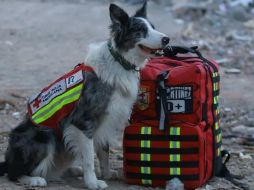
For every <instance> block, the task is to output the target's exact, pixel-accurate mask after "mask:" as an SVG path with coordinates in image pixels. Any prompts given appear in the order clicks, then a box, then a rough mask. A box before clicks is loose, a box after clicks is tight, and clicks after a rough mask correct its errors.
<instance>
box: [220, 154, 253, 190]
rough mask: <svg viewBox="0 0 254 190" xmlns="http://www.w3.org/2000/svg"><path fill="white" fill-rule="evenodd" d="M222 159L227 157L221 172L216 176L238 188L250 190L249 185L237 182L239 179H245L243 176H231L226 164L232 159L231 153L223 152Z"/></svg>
mask: <svg viewBox="0 0 254 190" xmlns="http://www.w3.org/2000/svg"><path fill="white" fill-rule="evenodd" d="M221 157H222V158H224V157H225V161H224V162H223V163H222V166H221V170H220V172H219V173H218V174H217V175H216V176H217V177H222V178H225V179H226V180H228V181H230V182H231V183H233V184H234V185H236V186H237V187H240V188H242V189H244V190H249V186H248V185H247V184H245V183H242V182H239V181H237V180H236V179H238V180H241V179H243V176H240V175H234V174H231V173H230V171H229V170H228V168H227V166H226V164H227V162H228V161H229V159H230V153H229V152H228V151H227V150H222V151H221Z"/></svg>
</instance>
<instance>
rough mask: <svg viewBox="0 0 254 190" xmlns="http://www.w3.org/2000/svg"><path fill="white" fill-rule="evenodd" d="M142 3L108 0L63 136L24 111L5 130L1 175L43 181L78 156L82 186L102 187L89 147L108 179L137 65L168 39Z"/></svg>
mask: <svg viewBox="0 0 254 190" xmlns="http://www.w3.org/2000/svg"><path fill="white" fill-rule="evenodd" d="M146 4H147V3H146V2H145V3H144V5H143V6H142V7H141V8H140V9H139V10H138V11H137V12H136V13H135V15H134V16H129V15H128V14H127V13H126V12H125V11H124V10H123V9H121V8H120V7H118V6H117V5H115V4H110V7H109V12H110V18H111V21H112V23H111V25H110V31H111V33H110V34H111V35H110V38H109V40H107V41H105V42H102V43H99V44H94V45H91V46H90V49H89V52H88V55H87V58H86V62H85V64H86V65H88V66H90V67H92V68H93V70H94V72H91V73H87V74H86V81H85V87H84V88H83V90H82V95H81V97H80V100H79V102H78V103H77V105H76V107H75V110H74V111H73V112H72V113H71V114H69V115H68V116H67V117H66V118H65V119H64V120H63V121H61V129H62V136H63V138H62V140H58V138H57V137H56V136H55V135H54V132H53V131H52V130H50V129H47V128H45V127H40V126H38V125H35V124H34V123H33V122H32V121H31V119H30V117H29V116H26V117H25V119H24V120H23V122H21V124H19V125H18V126H17V127H16V128H15V129H14V130H12V131H11V133H10V139H9V145H8V149H7V151H6V155H5V161H4V162H2V163H0V175H4V174H7V175H8V178H9V179H10V180H17V181H19V182H21V183H23V184H26V185H30V186H46V185H47V181H46V180H50V179H55V178H56V177H57V176H60V175H61V173H62V172H63V171H64V170H66V169H67V167H68V168H70V166H72V163H73V160H76V159H78V160H80V165H81V166H82V167H79V168H77V167H76V169H77V170H74V169H75V168H72V169H73V170H72V171H76V172H78V171H79V172H82V175H83V177H84V183H85V186H86V187H87V188H89V189H104V188H106V187H107V184H106V183H105V182H104V181H102V180H98V179H97V177H96V175H95V168H94V153H96V154H97V157H98V159H99V162H100V168H101V173H102V178H103V179H109V178H110V177H111V171H110V166H109V162H108V155H109V152H108V150H109V148H108V147H109V146H110V145H112V144H114V138H115V137H116V136H117V131H118V132H119V131H120V130H121V129H123V128H124V127H125V126H126V125H127V122H128V118H129V116H130V113H131V110H132V106H133V104H134V102H135V100H136V97H137V94H138V87H139V68H142V67H143V66H144V65H145V62H146V59H147V58H149V57H154V56H155V54H156V51H160V50H162V49H163V48H164V47H165V46H167V45H168V43H169V41H170V39H169V38H168V37H167V36H166V35H165V34H163V33H161V32H158V31H157V30H156V29H155V28H154V26H153V25H152V24H151V22H150V21H148V20H147V17H146Z"/></svg>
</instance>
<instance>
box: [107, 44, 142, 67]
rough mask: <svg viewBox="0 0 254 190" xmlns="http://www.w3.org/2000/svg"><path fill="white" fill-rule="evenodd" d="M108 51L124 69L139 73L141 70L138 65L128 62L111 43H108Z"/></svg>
mask: <svg viewBox="0 0 254 190" xmlns="http://www.w3.org/2000/svg"><path fill="white" fill-rule="evenodd" d="M108 49H109V52H110V53H111V55H112V56H113V57H114V59H115V60H116V61H117V62H118V63H120V65H122V67H123V68H124V69H125V70H127V71H130V70H134V71H139V68H138V67H137V66H136V65H133V64H131V63H130V62H129V61H127V60H126V59H125V58H124V57H123V56H122V55H121V54H120V53H118V52H117V51H115V50H114V48H113V46H112V44H111V42H110V41H109V42H108Z"/></svg>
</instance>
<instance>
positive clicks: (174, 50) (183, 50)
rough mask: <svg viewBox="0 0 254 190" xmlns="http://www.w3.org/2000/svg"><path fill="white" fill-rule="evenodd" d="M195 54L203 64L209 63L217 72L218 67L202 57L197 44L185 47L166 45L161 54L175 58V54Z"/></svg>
mask: <svg viewBox="0 0 254 190" xmlns="http://www.w3.org/2000/svg"><path fill="white" fill-rule="evenodd" d="M187 53H192V54H196V55H197V56H198V58H199V59H201V60H202V61H203V62H204V63H205V64H208V65H210V66H211V67H212V68H213V70H214V71H215V72H218V68H217V67H216V66H215V65H214V64H213V63H212V62H211V61H209V60H208V59H206V58H204V57H203V55H202V54H201V53H200V51H199V50H198V46H192V47H185V46H167V47H166V48H164V49H163V55H164V56H165V57H168V58H175V57H177V54H187Z"/></svg>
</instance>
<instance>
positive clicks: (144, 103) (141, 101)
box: [137, 86, 150, 110]
mask: <svg viewBox="0 0 254 190" xmlns="http://www.w3.org/2000/svg"><path fill="white" fill-rule="evenodd" d="M149 91H150V89H149V87H146V86H140V88H139V91H138V100H137V105H138V108H139V109H140V110H145V109H147V108H148V107H149V99H150V98H149Z"/></svg>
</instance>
